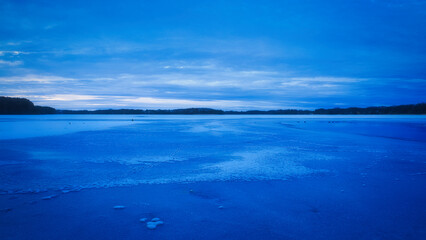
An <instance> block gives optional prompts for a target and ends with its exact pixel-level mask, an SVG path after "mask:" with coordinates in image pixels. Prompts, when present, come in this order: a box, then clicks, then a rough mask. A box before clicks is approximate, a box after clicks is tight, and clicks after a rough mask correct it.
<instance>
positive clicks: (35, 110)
mask: <svg viewBox="0 0 426 240" xmlns="http://www.w3.org/2000/svg"><path fill="white" fill-rule="evenodd" d="M0 114H234V115H238V114H241V115H243V114H244V115H255V114H272V115H285V114H296V115H302V114H305V115H306V114H354V115H356V114H426V103H419V104H410V105H399V106H390V107H367V108H357V107H352V108H331V109H324V108H320V109H316V110H313V111H311V110H297V109H286V110H268V111H260V110H249V111H224V110H217V109H211V108H185V109H173V110H161V109H159V110H139V109H109V110H93V111H89V110H56V109H54V108H51V107H41V106H35V105H34V104H33V103H32V102H31V101H30V100H28V99H25V98H11V97H0Z"/></svg>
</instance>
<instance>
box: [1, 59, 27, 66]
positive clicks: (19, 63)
mask: <svg viewBox="0 0 426 240" xmlns="http://www.w3.org/2000/svg"><path fill="white" fill-rule="evenodd" d="M22 64H23V62H22V61H5V60H0V66H1V65H6V66H9V67H14V66H18V65H22Z"/></svg>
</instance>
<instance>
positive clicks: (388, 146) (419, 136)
mask: <svg viewBox="0 0 426 240" xmlns="http://www.w3.org/2000/svg"><path fill="white" fill-rule="evenodd" d="M0 119H1V121H0V129H2V132H0V139H3V140H0V142H1V145H0V151H1V152H0V177H1V179H2V181H1V182H0V193H2V194H8V193H25V192H41V191H47V190H57V191H61V192H62V193H68V192H70V191H78V190H80V189H85V188H106V187H115V186H131V185H138V184H161V183H173V182H200V181H229V180H243V181H254V180H273V179H275V180H286V179H289V178H295V177H305V176H310V175H318V174H334V172H335V171H336V169H335V166H336V165H335V164H331V163H333V162H341V161H345V162H346V163H350V162H353V163H356V162H357V161H359V159H360V158H366V157H367V158H373V161H371V162H370V163H369V164H368V166H369V167H372V166H374V164H377V160H375V159H377V158H380V157H383V158H385V157H387V155H389V154H396V152H397V151H398V149H401V148H402V147H407V148H409V149H410V152H411V153H412V154H414V155H415V154H420V155H424V151H423V147H424V142H426V139H424V137H423V136H426V130H425V129H426V127H425V117H423V116H421V117H417V118H414V117H410V116H408V117H407V116H403V117H394V118H390V117H388V116H384V117H377V116H376V117H374V118H372V117H367V118H365V117H354V116H347V117H346V118H344V117H341V116H339V117H337V119H334V116H333V121H330V119H327V118H324V116H318V117H317V118H315V117H312V116H302V117H298V118H296V117H294V116H280V117H277V116H239V117H238V116H169V117H167V116H110V115H104V116H86V115H71V116H70V115H55V116H3V117H1V118H0ZM129 119H135V121H133V122H132V121H128V120H129ZM70 122H71V123H72V124H71V125H78V124H80V125H85V126H84V127H81V128H80V127H78V128H75V129H72V130H70V131H68V130H67V131H65V132H61V135H55V134H59V132H56V133H54V132H49V133H48V134H46V133H45V132H43V131H42V128H38V127H35V126H42V125H45V126H48V125H50V124H52V123H53V124H65V125H67V124H68V123H70ZM329 122H335V123H333V124H330V123H329ZM11 126H13V127H11ZM24 126H25V127H24ZM55 126H56V125H54V126H53V127H51V128H52V129H55V128H56V127H55ZM369 126H371V128H369ZM377 126H380V127H377ZM23 127H24V128H23ZM33 127H35V128H34V129H33V130H34V132H33V130H31V131H29V132H30V133H29V135H27V134H26V133H25V134H22V133H23V132H25V131H23V130H22V129H32V128H33ZM390 128H391V129H392V131H388V130H389V129H390ZM6 129H8V130H7V131H6ZM369 129H370V130H371V131H370V130H369ZM407 129H411V130H407ZM61 131H62V130H61ZM398 132H403V133H401V136H399V137H398V136H394V135H395V134H398ZM64 133H66V134H64ZM392 134H393V135H392ZM44 135H49V136H44ZM12 136H18V137H19V139H14V137H12ZM25 136H26V138H24V137H25ZM30 136H31V137H30ZM34 136H37V137H36V138H33V137H34ZM390 150H391V151H393V153H392V152H389V151H390ZM401 157H402V158H404V157H409V155H406V154H404V156H401ZM417 159H419V158H416V161H417ZM418 164H420V165H422V163H418ZM423 164H424V163H423ZM419 172H422V171H421V169H417V170H416V171H415V172H413V173H411V174H416V173H419Z"/></svg>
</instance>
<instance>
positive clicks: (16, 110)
mask: <svg viewBox="0 0 426 240" xmlns="http://www.w3.org/2000/svg"><path fill="white" fill-rule="evenodd" d="M54 113H56V109H54V108H51V107H42V106H35V105H34V104H33V103H32V102H31V101H30V100H28V99H26V98H11V97H0V114H54Z"/></svg>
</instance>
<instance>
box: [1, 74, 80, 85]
mask: <svg viewBox="0 0 426 240" xmlns="http://www.w3.org/2000/svg"><path fill="white" fill-rule="evenodd" d="M72 80H76V79H74V78H66V77H61V76H50V75H34V74H30V75H25V76H12V77H0V82H3V83H13V84H19V83H25V82H35V83H40V84H49V83H55V82H65V81H72Z"/></svg>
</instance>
